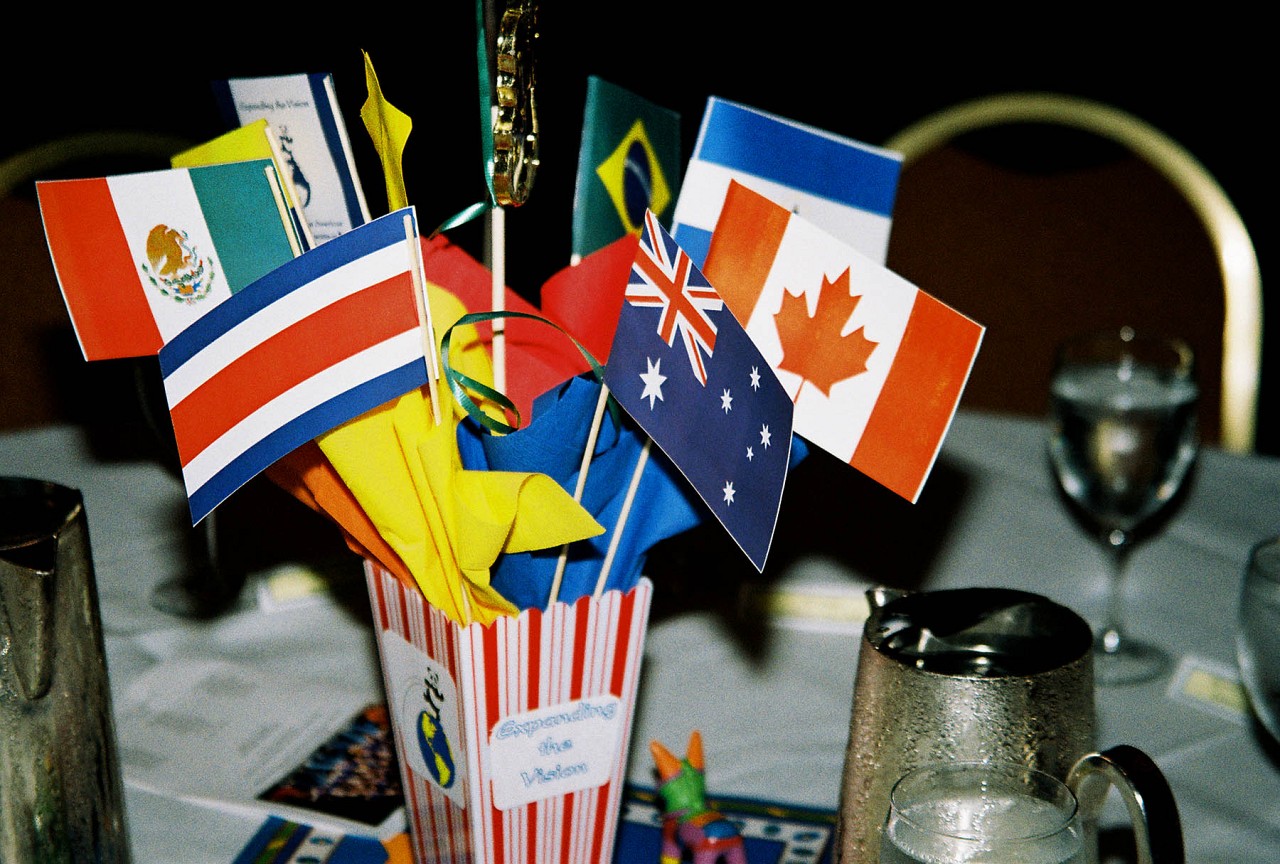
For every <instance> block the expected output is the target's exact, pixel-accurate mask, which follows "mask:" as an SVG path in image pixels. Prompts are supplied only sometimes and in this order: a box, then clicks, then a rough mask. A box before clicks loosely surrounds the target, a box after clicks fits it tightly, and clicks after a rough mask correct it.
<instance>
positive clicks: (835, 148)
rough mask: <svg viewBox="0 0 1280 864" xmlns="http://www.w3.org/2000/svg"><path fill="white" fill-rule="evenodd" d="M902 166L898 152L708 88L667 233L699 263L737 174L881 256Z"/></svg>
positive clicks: (838, 235) (826, 228) (865, 250)
mask: <svg viewBox="0 0 1280 864" xmlns="http://www.w3.org/2000/svg"><path fill="white" fill-rule="evenodd" d="M901 171H902V156H901V155H900V154H898V153H894V152H892V151H889V150H884V149H882V148H879V147H873V146H871V145H869V144H863V143H861V142H859V141H854V140H853V139H851V138H844V137H841V136H839V135H834V134H832V133H830V132H825V131H823V130H822V129H817V128H815V127H813V126H806V125H804V124H802V123H797V122H795V121H793V120H788V119H786V118H784V117H778V116H776V115H773V114H768V113H766V112H764V111H760V110H757V109H755V108H751V107H748V106H746V105H741V104H738V103H736V102H729V101H727V100H724V99H719V98H717V97H715V96H712V97H710V98H708V99H707V108H706V111H705V112H704V113H703V115H702V127H701V129H699V131H698V141H697V143H696V144H695V145H694V149H693V158H692V159H690V160H689V170H688V171H686V172H685V177H684V181H683V184H682V185H681V187H680V197H679V198H678V199H677V201H676V211H675V214H674V216H673V217H672V235H673V236H674V237H675V241H676V243H678V244H679V245H680V248H682V249H684V250H685V252H687V253H688V254H689V257H690V258H692V259H693V261H694V263H696V264H697V265H698V266H699V267H701V266H702V264H703V263H704V262H705V261H706V257H707V249H708V248H710V246H711V232H712V231H714V230H715V227H716V221H717V220H718V219H719V218H720V208H721V206H722V205H723V204H724V198H725V194H726V193H727V192H728V189H729V181H730V180H737V181H738V182H739V183H741V184H742V185H744V186H746V187H748V188H750V189H753V190H754V191H756V192H758V193H760V194H761V195H764V196H765V197H766V198H768V199H769V200H770V201H773V202H774V203H775V204H778V205H780V206H782V207H785V208H787V209H788V210H790V211H791V212H792V213H795V214H797V215H799V216H802V217H803V218H804V219H805V220H806V221H807V222H809V223H811V224H813V225H816V226H817V227H819V228H821V229H823V230H824V231H826V232H827V233H828V234H830V235H832V236H833V237H835V238H837V239H838V240H840V241H842V242H844V243H845V244H847V245H849V246H852V247H853V248H854V249H856V250H857V251H859V252H861V253H862V254H863V255H866V256H868V257H869V258H872V259H874V260H875V261H876V262H878V263H880V264H883V263H884V261H885V257H886V255H887V253H888V249H889V228H890V224H891V221H892V214H893V202H894V199H895V197H896V196H897V192H898V176H899V174H900V173H901Z"/></svg>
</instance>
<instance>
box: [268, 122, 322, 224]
mask: <svg viewBox="0 0 1280 864" xmlns="http://www.w3.org/2000/svg"><path fill="white" fill-rule="evenodd" d="M267 144H268V145H269V146H270V147H271V157H272V158H271V161H272V162H274V163H276V170H277V171H278V172H279V173H280V182H281V183H286V184H288V186H289V197H290V198H292V199H293V204H294V207H295V208H296V209H295V210H294V211H293V212H294V215H296V216H297V217H298V219H297V224H298V228H299V229H300V230H301V231H302V236H303V237H304V238H306V241H307V248H308V249H314V248H316V238H315V235H314V234H312V233H311V225H310V223H308V222H307V217H306V214H304V213H303V212H302V201H301V199H300V198H299V197H298V187H297V186H295V185H294V182H293V176H292V175H291V174H287V173H285V170H284V166H285V165H286V164H288V163H286V162H285V158H284V150H283V148H282V147H281V146H280V136H279V135H278V134H276V130H275V129H274V128H272V127H271V125H270V124H268V125H267Z"/></svg>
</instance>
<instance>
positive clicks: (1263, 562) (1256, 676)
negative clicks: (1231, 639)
mask: <svg viewBox="0 0 1280 864" xmlns="http://www.w3.org/2000/svg"><path fill="white" fill-rule="evenodd" d="M1238 610H1239V611H1238V617H1237V622H1236V623H1237V627H1236V658H1237V660H1238V663H1239V666H1240V679H1241V681H1242V682H1243V684H1244V689H1245V693H1246V694H1247V696H1248V698H1249V704H1250V706H1251V707H1252V708H1253V714H1254V716H1255V717H1257V719H1258V722H1259V724H1260V725H1261V727H1262V728H1263V729H1264V730H1266V732H1267V734H1269V735H1270V736H1271V738H1272V739H1273V744H1274V745H1275V746H1273V747H1272V748H1271V749H1275V747H1280V536H1276V537H1269V538H1267V539H1265V540H1262V541H1260V542H1259V543H1257V544H1256V545H1255V546H1254V547H1253V548H1252V549H1250V550H1249V560H1248V563H1247V564H1246V565H1245V569H1244V582H1243V584H1242V585H1241V587H1240V601H1239V607H1238Z"/></svg>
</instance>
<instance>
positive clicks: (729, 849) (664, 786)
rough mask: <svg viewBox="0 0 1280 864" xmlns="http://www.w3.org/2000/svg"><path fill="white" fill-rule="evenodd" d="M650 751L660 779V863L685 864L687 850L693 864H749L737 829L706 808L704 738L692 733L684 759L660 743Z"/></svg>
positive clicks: (651, 745)
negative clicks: (661, 806)
mask: <svg viewBox="0 0 1280 864" xmlns="http://www.w3.org/2000/svg"><path fill="white" fill-rule="evenodd" d="M649 752H650V753H651V754H653V761H654V765H655V766H656V767H657V770H658V777H659V779H660V780H661V785H660V786H659V787H658V792H659V794H660V795H661V796H662V803H663V813H662V857H661V859H659V860H660V861H661V864H680V861H682V860H684V858H683V853H684V851H686V850H687V851H688V852H689V853H690V855H691V856H692V857H691V859H690V860H691V861H692V864H747V853H746V848H745V847H744V845H743V842H742V835H741V834H740V833H739V832H738V826H736V825H734V824H733V823H732V822H730V821H729V820H728V819H726V818H725V817H724V816H723V815H721V814H720V813H719V812H718V811H716V810H714V809H712V808H711V806H710V805H709V804H707V796H706V768H705V765H704V763H703V758H702V735H701V733H699V732H698V730H697V729H695V730H693V733H692V734H691V735H690V736H689V746H688V748H687V750H686V751H685V757H684V758H683V759H677V758H676V756H675V754H673V753H672V752H671V751H670V750H668V749H667V748H666V747H664V746H662V744H661V743H659V742H658V741H651V742H650V743H649Z"/></svg>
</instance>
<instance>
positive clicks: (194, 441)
mask: <svg viewBox="0 0 1280 864" xmlns="http://www.w3.org/2000/svg"><path fill="white" fill-rule="evenodd" d="M418 254H419V253H418V229H417V219H416V216H415V213H414V210H413V208H412V207H407V208H404V209H403V210H397V211H395V212H393V213H388V214H387V215H386V216H383V217H381V218H378V219H375V220H373V221H372V222H366V223H365V224H364V225H360V226H358V227H356V228H353V229H351V230H350V231H348V232H347V233H345V234H343V235H341V236H340V237H335V238H334V239H332V240H330V241H329V242H327V243H324V244H323V245H320V246H317V247H316V248H314V249H312V250H310V251H308V252H306V253H304V254H303V255H302V256H301V257H298V258H294V259H293V260H291V261H289V262H288V263H286V264H283V265H282V266H280V267H278V268H276V269H275V270H272V271H271V272H270V273H268V274H267V275H265V276H263V277H262V278H260V279H258V280H257V281H255V282H253V283H252V284H250V285H248V286H247V287H245V288H244V289H243V290H241V291H239V292H237V293H235V294H232V295H231V297H229V298H228V299H227V300H225V301H223V302H222V303H220V304H218V305H217V306H215V307H214V308H213V309H211V310H209V312H208V313H207V314H205V315H204V316H203V317H201V318H200V319H199V320H197V321H196V322H195V323H194V324H192V325H190V326H189V327H187V328H186V329H185V330H183V331H182V332H181V333H179V334H178V335H177V336H175V337H174V338H173V339H171V340H170V341H169V342H167V343H165V345H164V346H163V347H162V348H161V349H160V371H161V372H162V374H163V376H164V389H165V395H166V397H167V398H168V402H169V416H170V419H171V420H172V421H173V432H174V437H175V438H176V440H177V444H178V456H179V459H180V462H181V464H182V479H183V483H184V484H185V485H186V487H187V498H188V502H189V504H190V507H191V522H192V524H193V525H194V524H195V523H197V522H199V521H200V520H201V519H203V518H204V517H205V516H207V515H208V514H209V512H210V511H212V510H213V509H214V508H215V507H216V506H217V505H218V504H220V503H222V501H223V500H225V499H226V498H227V496H229V495H230V494H231V493H232V492H234V491H235V490H236V489H238V488H239V487H240V486H241V485H243V484H244V483H245V482H247V481H248V480H249V479H251V478H252V477H253V476H254V475H256V474H257V473H259V472H260V471H262V470H263V469H265V468H267V467H268V466H269V465H271V463H272V462H275V461H276V460H277V459H279V458H280V457H282V456H284V455H285V454H287V453H288V452H289V451H291V450H293V449H294V448H295V447H298V446H300V445H301V444H303V443H304V442H306V441H309V440H311V439H312V438H315V437H316V436H317V435H322V434H324V433H325V432H328V431H329V430H330V429H332V428H334V427H335V426H338V425H339V424H341V423H345V422H346V421H348V420H350V419H352V418H353V417H358V416H359V415H360V414H363V413H364V412H365V411H368V410H370V409H372V408H376V407H377V406H379V405H381V404H382V403H384V402H387V401H389V400H391V399H394V398H396V397H397V396H400V395H402V394H404V393H407V392H409V391H410V390H413V389H415V388H417V387H420V386H422V385H423V384H425V383H427V367H426V353H425V351H426V347H425V345H424V340H423V335H422V329H421V328H422V317H420V314H419V310H418V302H419V301H418V298H417V297H416V287H415V285H414V278H413V268H414V266H416V256H417V255H418Z"/></svg>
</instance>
